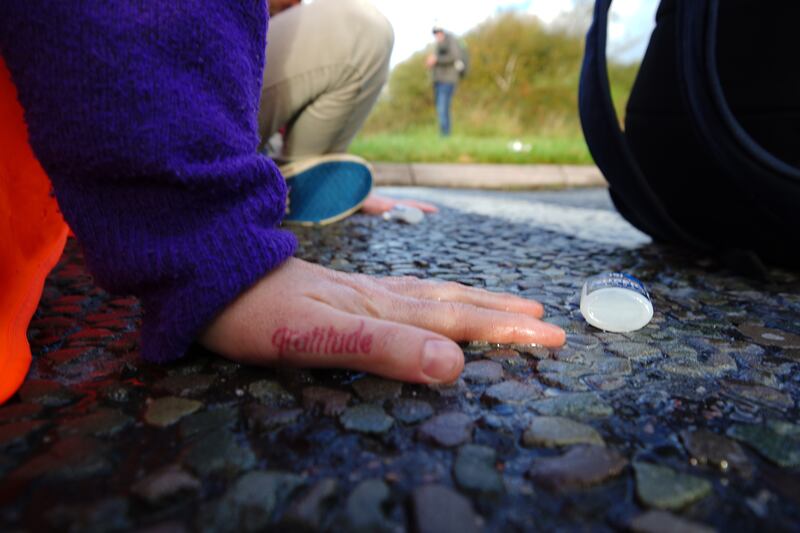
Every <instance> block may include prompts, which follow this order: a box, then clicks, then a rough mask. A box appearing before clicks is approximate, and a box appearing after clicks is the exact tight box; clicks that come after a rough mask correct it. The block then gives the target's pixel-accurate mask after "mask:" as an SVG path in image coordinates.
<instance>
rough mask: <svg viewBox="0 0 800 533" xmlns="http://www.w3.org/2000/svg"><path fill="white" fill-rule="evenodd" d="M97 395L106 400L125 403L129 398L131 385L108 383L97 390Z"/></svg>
mask: <svg viewBox="0 0 800 533" xmlns="http://www.w3.org/2000/svg"><path fill="white" fill-rule="evenodd" d="M98 397H100V398H101V399H103V400H105V401H107V402H111V403H116V404H125V403H128V401H130V399H131V387H130V386H129V385H126V384H124V383H110V384H108V385H106V386H105V387H102V388H101V389H100V390H99V391H98Z"/></svg>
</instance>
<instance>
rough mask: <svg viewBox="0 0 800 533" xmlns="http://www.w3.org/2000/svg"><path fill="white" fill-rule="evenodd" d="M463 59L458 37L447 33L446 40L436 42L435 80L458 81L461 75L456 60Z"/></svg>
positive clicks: (443, 81) (441, 81) (442, 81)
mask: <svg viewBox="0 0 800 533" xmlns="http://www.w3.org/2000/svg"><path fill="white" fill-rule="evenodd" d="M460 59H461V50H460V49H459V47H458V42H456V38H455V37H454V36H453V35H451V34H449V33H445V38H444V41H442V42H441V43H438V42H437V43H436V65H434V67H433V81H434V82H440V83H454V84H455V83H458V81H459V80H460V79H461V76H460V75H459V73H458V70H457V69H456V61H458V60H460Z"/></svg>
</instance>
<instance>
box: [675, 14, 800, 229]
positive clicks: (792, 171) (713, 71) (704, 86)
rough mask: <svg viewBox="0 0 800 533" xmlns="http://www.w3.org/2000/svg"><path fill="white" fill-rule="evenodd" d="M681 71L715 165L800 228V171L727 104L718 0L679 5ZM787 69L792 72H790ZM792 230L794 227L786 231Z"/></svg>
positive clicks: (692, 112) (693, 114) (692, 113)
mask: <svg viewBox="0 0 800 533" xmlns="http://www.w3.org/2000/svg"><path fill="white" fill-rule="evenodd" d="M677 4H678V47H679V50H678V69H679V76H681V86H682V87H683V90H684V96H685V99H686V102H687V105H688V106H689V111H690V113H689V115H690V116H691V117H692V120H693V122H694V126H695V128H696V130H697V132H698V133H699V134H700V136H701V138H702V139H703V142H704V144H705V146H706V147H707V148H708V150H709V151H710V152H711V154H712V155H713V156H714V159H715V160H716V162H717V163H718V164H719V165H720V167H721V168H722V169H724V170H725V172H726V174H727V175H729V176H731V178H732V179H736V180H739V182H740V183H741V185H742V188H743V189H744V190H749V191H752V194H753V198H754V199H755V200H758V199H761V201H762V202H763V205H765V206H768V210H772V211H773V212H776V214H779V215H780V217H781V220H789V221H791V220H794V221H795V223H796V225H794V226H793V228H792V229H794V228H797V225H800V208H798V206H799V205H800V169H797V168H795V167H793V166H791V165H789V164H787V163H786V162H784V161H781V160H780V159H778V158H776V157H775V156H773V155H772V154H771V153H769V152H768V151H767V150H765V149H764V148H763V147H762V146H760V145H759V144H758V142H756V141H755V140H754V139H753V138H752V137H751V136H750V135H749V134H748V133H747V131H745V129H744V128H743V127H742V125H741V124H740V123H739V121H738V120H737V119H736V117H735V116H734V114H733V112H732V111H731V109H730V106H729V105H728V102H727V99H726V98H725V94H724V91H723V88H722V83H721V82H720V76H719V71H718V67H717V41H718V38H717V37H718V35H717V33H718V32H717V28H718V21H719V8H720V2H719V0H678V2H677ZM787 68H788V67H787ZM787 230H790V231H791V229H790V228H788V227H787Z"/></svg>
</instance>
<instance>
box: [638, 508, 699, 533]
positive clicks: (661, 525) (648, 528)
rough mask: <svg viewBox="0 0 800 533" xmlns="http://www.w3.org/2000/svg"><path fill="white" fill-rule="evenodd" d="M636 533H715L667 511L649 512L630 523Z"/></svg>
mask: <svg viewBox="0 0 800 533" xmlns="http://www.w3.org/2000/svg"><path fill="white" fill-rule="evenodd" d="M628 529H630V530H631V531H634V532H635V533H714V531H715V530H714V528H710V527H708V526H705V525H703V524H698V523H697V522H692V521H690V520H687V519H685V518H682V517H680V516H677V515H674V514H672V513H668V512H666V511H647V512H645V513H642V514H640V515H639V516H637V517H635V518H634V519H633V520H631V521H630V523H629V524H628Z"/></svg>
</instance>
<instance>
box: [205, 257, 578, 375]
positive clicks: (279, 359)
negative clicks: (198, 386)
mask: <svg viewBox="0 0 800 533" xmlns="http://www.w3.org/2000/svg"><path fill="white" fill-rule="evenodd" d="M543 314H544V309H543V307H542V305H541V304H539V303H538V302H535V301H532V300H525V299H523V298H519V297H516V296H512V295H509V294H498V293H492V292H488V291H484V290H480V289H474V288H470V287H466V286H464V285H459V284H457V283H444V282H435V281H425V280H420V279H417V278H411V277H402V278H374V277H370V276H366V275H363V274H346V273H341V272H336V271H333V270H330V269H327V268H324V267H321V266H319V265H314V264H311V263H307V262H305V261H302V260H300V259H295V258H291V259H289V260H288V261H286V262H285V263H284V264H283V265H281V266H280V267H278V268H277V269H275V270H274V271H272V272H271V273H269V274H268V275H267V276H265V277H264V278H262V279H261V280H260V281H259V282H258V283H256V284H255V285H254V286H253V287H251V288H250V289H249V290H247V291H246V292H245V293H243V294H242V295H241V296H240V297H239V298H238V299H236V300H235V301H234V302H233V303H232V304H230V305H229V306H228V307H227V308H226V309H225V310H224V311H223V312H222V313H221V314H220V315H219V316H218V317H217V318H216V319H215V320H214V321H213V322H212V323H211V325H210V326H209V327H208V328H207V329H206V331H205V332H204V333H203V334H202V336H201V338H200V340H201V342H202V343H203V344H204V345H205V346H206V347H207V348H209V349H211V350H214V351H215V352H217V353H219V354H221V355H224V356H225V357H228V358H230V359H232V360H235V361H240V362H242V363H247V364H254V365H285V366H293V367H317V368H331V367H338V368H349V369H354V370H359V371H364V372H371V373H373V374H378V375H381V376H384V377H387V378H392V379H398V380H403V381H410V382H418V383H446V382H451V381H454V380H455V379H457V378H458V376H459V374H460V373H461V371H462V369H463V367H464V355H463V353H462V351H461V349H460V348H459V346H458V345H457V344H456V343H455V342H454V341H468V340H484V341H489V342H496V343H519V344H541V345H545V346H551V347H557V346H561V345H562V344H563V343H564V340H565V333H564V331H563V330H562V329H560V328H558V327H556V326H553V325H551V324H547V323H545V322H542V321H541V320H539V319H540V318H541V317H542V316H543Z"/></svg>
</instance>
